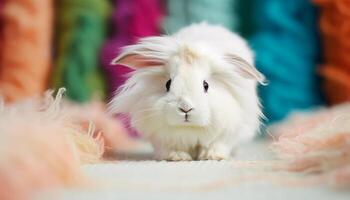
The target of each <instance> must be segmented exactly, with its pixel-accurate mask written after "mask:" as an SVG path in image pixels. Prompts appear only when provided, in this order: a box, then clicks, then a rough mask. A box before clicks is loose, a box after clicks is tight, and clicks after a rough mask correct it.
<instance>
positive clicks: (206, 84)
mask: <svg viewBox="0 0 350 200" xmlns="http://www.w3.org/2000/svg"><path fill="white" fill-rule="evenodd" d="M203 88H204V92H208V89H209V84H208V83H207V81H203Z"/></svg>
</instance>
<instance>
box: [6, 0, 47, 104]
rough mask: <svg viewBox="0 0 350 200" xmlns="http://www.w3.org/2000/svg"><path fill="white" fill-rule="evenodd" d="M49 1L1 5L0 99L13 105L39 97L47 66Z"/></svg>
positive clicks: (11, 1) (20, 0) (8, 1)
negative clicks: (25, 99) (0, 97)
mask: <svg viewBox="0 0 350 200" xmlns="http://www.w3.org/2000/svg"><path fill="white" fill-rule="evenodd" d="M52 4H53V1H52V0H43V1H41V2H40V3H38V2H37V1H36V0H26V1H24V0H3V1H1V16H0V18H1V26H0V45H1V50H0V96H2V98H4V99H5V101H6V102H13V101H17V100H21V99H23V98H27V97H30V96H37V95H40V94H41V93H42V92H44V91H45V89H46V87H47V81H48V76H49V72H50V65H51V42H52V41H51V40H52V30H51V29H52V27H51V24H52V15H53V8H52V6H53V5H52Z"/></svg>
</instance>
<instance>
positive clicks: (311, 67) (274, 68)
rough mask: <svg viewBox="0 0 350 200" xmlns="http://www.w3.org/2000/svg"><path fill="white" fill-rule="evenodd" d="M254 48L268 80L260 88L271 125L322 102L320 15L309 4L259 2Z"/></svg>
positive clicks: (298, 0)
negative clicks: (319, 69)
mask: <svg viewBox="0 0 350 200" xmlns="http://www.w3.org/2000/svg"><path fill="white" fill-rule="evenodd" d="M252 5H254V6H255V7H254V11H252V13H253V14H254V16H253V20H254V22H255V23H256V24H255V26H256V27H255V29H256V32H255V33H254V35H253V37H252V38H251V45H252V47H253V49H254V50H255V53H256V60H257V61H256V65H257V67H258V69H259V70H260V71H261V72H262V73H263V74H264V75H265V76H266V77H267V79H268V82H269V84H268V86H262V87H261V88H260V97H261V99H262V104H263V107H264V109H265V110H264V113H265V115H266V116H267V118H268V121H267V123H273V122H276V121H278V120H281V119H283V118H284V117H285V116H286V115H287V114H288V113H289V112H290V111H292V110H298V109H307V108H310V107H313V106H316V105H318V104H320V103H321V102H322V98H321V97H320V91H319V83H318V77H317V76H316V66H317V62H318V60H319V49H320V48H319V43H318V37H317V26H316V17H317V15H316V12H315V8H314V7H313V6H312V5H311V2H309V1H308V0H294V1H285V0H265V1H258V0H256V1H255V3H254V4H252Z"/></svg>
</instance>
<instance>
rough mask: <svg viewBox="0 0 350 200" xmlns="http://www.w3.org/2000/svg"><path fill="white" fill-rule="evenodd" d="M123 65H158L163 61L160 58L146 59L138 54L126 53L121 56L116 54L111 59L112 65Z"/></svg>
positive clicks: (133, 66)
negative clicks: (115, 56)
mask: <svg viewBox="0 0 350 200" xmlns="http://www.w3.org/2000/svg"><path fill="white" fill-rule="evenodd" d="M117 64H121V65H125V66H127V67H129V68H132V69H138V68H144V67H151V66H159V65H163V64H164V63H163V62H161V61H160V60H156V59H147V58H146V57H144V56H142V55H139V54H127V55H123V56H122V57H120V56H118V57H117V58H115V59H114V60H113V61H112V65H117Z"/></svg>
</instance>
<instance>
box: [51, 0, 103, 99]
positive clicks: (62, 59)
mask: <svg viewBox="0 0 350 200" xmlns="http://www.w3.org/2000/svg"><path fill="white" fill-rule="evenodd" d="M109 14H110V7H109V1H108V0H74V1H71V0H60V1H59V2H58V8H57V35H56V36H57V55H56V60H55V68H54V77H53V85H54V87H55V88H59V87H66V88H67V96H68V97H69V98H71V99H73V100H75V101H79V102H84V101H87V100H89V99H91V98H92V97H95V96H100V97H103V94H104V90H105V86H104V80H103V78H102V76H101V71H100V70H99V69H100V68H99V51H100V48H101V45H102V43H103V41H104V38H105V34H106V28H107V19H108V17H109Z"/></svg>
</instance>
